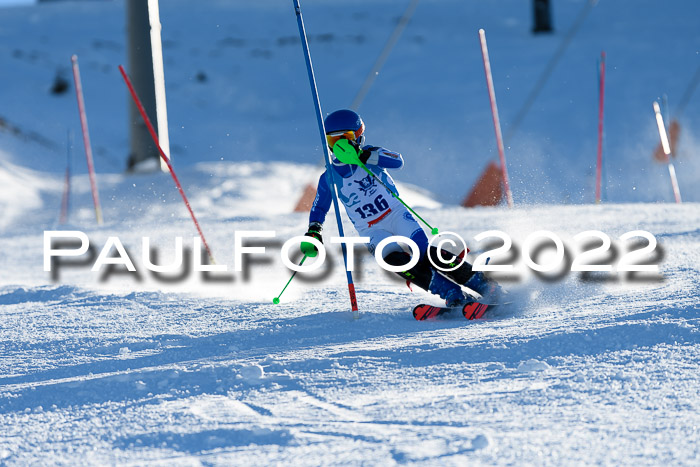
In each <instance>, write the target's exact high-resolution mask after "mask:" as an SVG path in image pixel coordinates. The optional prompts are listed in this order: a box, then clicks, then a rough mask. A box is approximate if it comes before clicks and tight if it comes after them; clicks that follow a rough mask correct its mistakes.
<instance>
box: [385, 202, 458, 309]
mask: <svg viewBox="0 0 700 467" xmlns="http://www.w3.org/2000/svg"><path fill="white" fill-rule="evenodd" d="M406 214H407V215H404V216H402V217H401V218H400V219H399V221H398V222H395V224H398V225H394V228H395V231H396V234H397V235H404V236H406V233H407V231H408V232H411V233H410V236H409V238H410V239H411V240H413V242H415V244H416V245H417V246H418V250H419V253H420V258H419V260H418V263H417V264H416V265H415V266H413V267H412V268H411V269H409V270H407V271H401V272H397V274H398V275H399V276H401V277H403V278H404V279H406V280H407V281H409V282H410V283H413V284H415V285H417V286H418V287H420V288H421V289H423V290H426V291H429V292H432V293H434V294H436V295H438V296H440V298H443V299H444V300H445V302H446V303H447V304H448V306H452V305H455V304H457V303H460V302H462V301H464V299H465V296H464V293H463V292H462V289H461V288H460V286H459V285H457V284H455V283H454V282H452V281H450V280H449V279H447V278H445V277H444V276H442V275H441V274H439V273H438V272H437V271H435V270H434V269H433V268H432V267H431V264H430V261H429V260H428V256H427V254H426V251H427V248H428V237H427V236H426V235H425V232H423V229H422V228H421V227H420V225H418V223H417V222H416V221H415V220H414V219H413V217H412V216H411V215H410V214H408V213H406ZM371 243H372V244H375V243H374V241H372V242H371ZM397 246H398V245H397ZM399 248H400V247H399ZM399 248H396V249H393V250H392V251H389V253H388V254H387V253H384V261H386V263H387V264H390V265H392V266H399V265H403V264H408V262H409V261H410V259H411V255H409V254H408V253H406V252H405V251H403V250H402V249H399ZM384 251H385V252H386V251H387V250H386V249H385V250H384Z"/></svg>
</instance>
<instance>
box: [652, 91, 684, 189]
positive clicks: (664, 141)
mask: <svg viewBox="0 0 700 467" xmlns="http://www.w3.org/2000/svg"><path fill="white" fill-rule="evenodd" d="M653 105H654V114H656V126H657V127H658V128H659V138H661V147H662V148H663V150H664V155H665V157H666V163H667V164H668V174H669V176H670V177H671V188H673V196H674V198H676V203H681V202H682V200H681V189H680V187H679V186H678V179H677V178H676V168H675V167H674V165H673V162H672V161H671V145H670V144H669V143H668V135H667V134H666V126H665V125H664V119H663V117H662V116H661V109H660V108H659V103H658V102H656V101H654V104H653Z"/></svg>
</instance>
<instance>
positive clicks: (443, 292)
mask: <svg viewBox="0 0 700 467" xmlns="http://www.w3.org/2000/svg"><path fill="white" fill-rule="evenodd" d="M428 291H430V292H432V293H434V294H436V295H439V296H440V298H442V299H444V300H445V305H446V306H447V307H450V308H452V307H457V306H461V305H465V304H467V303H468V302H472V301H474V300H475V298H474V297H470V296H467V295H466V294H465V293H464V292H463V291H462V289H461V287H460V286H459V285H457V284H455V283H454V282H452V281H451V280H449V279H447V278H446V277H444V276H443V275H442V274H440V273H439V272H437V271H433V277H432V279H431V280H430V286H429V287H428Z"/></svg>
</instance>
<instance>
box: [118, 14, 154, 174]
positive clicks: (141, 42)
mask: <svg viewBox="0 0 700 467" xmlns="http://www.w3.org/2000/svg"><path fill="white" fill-rule="evenodd" d="M126 23H127V37H128V41H127V44H128V49H129V73H130V75H131V79H132V82H133V84H134V88H135V89H136V92H137V94H138V95H139V97H140V98H141V101H142V102H143V106H144V108H145V109H146V113H147V114H148V118H149V119H150V120H151V122H154V123H155V124H156V125H157V121H158V118H157V115H156V91H155V84H154V78H153V55H152V53H151V35H150V30H151V27H150V23H149V21H148V2H147V1H146V0H127V2H126ZM129 139H130V149H129V158H128V161H127V169H128V170H129V171H132V170H135V167H136V166H142V168H143V166H146V167H148V169H150V170H158V169H159V168H160V154H159V152H158V148H157V147H156V146H155V144H153V140H152V139H151V135H150V134H149V133H148V128H147V127H146V124H145V123H144V122H143V119H141V116H140V114H139V110H138V108H136V105H135V104H134V103H133V102H131V101H130V102H129ZM151 161H152V162H151ZM146 162H148V163H146ZM151 164H152V166H151ZM136 170H138V169H136Z"/></svg>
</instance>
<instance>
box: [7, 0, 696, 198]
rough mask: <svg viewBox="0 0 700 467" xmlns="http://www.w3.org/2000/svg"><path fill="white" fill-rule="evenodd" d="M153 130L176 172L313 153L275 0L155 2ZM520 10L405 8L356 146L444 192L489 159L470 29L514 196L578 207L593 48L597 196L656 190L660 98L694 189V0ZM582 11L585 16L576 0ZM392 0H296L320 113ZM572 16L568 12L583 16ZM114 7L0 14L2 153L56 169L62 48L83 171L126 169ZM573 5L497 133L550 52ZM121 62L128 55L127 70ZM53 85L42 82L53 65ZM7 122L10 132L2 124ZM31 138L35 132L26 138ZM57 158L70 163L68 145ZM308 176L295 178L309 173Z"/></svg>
mask: <svg viewBox="0 0 700 467" xmlns="http://www.w3.org/2000/svg"><path fill="white" fill-rule="evenodd" d="M161 3H162V4H161V5H160V12H161V23H162V25H163V29H162V36H163V47H164V50H163V54H164V60H165V79H166V95H167V98H168V111H169V124H170V141H171V142H172V155H173V159H174V161H175V163H176V165H177V166H179V167H183V166H188V165H192V164H194V163H197V162H201V161H219V160H226V161H246V160H256V161H257V160H265V161H270V160H272V161H280V160H284V161H292V162H304V163H309V164H314V163H317V162H318V161H320V160H321V155H322V151H321V146H320V144H319V143H320V138H319V136H318V134H317V131H318V130H317V126H316V119H315V117H314V108H313V104H312V100H311V96H310V92H309V85H308V79H307V74H306V68H305V65H304V59H303V55H302V51H301V45H300V42H299V35H298V30H297V24H296V17H295V15H294V11H293V8H292V2H291V1H289V0H274V1H267V2H231V1H208V2H206V3H205V4H203V3H201V2H194V1H191V0H168V1H167V2H161ZM531 3H532V2H529V1H521V0H499V1H488V2H484V1H473V2H464V1H460V0H441V1H435V0H432V1H431V0H423V1H422V2H420V3H419V4H418V7H417V9H416V11H415V14H414V16H413V18H412V20H411V22H410V23H409V25H408V27H407V28H406V30H405V31H404V33H403V35H402V36H401V38H400V40H399V41H398V43H397V45H396V47H395V49H394V50H393V52H392V53H391V55H390V56H389V58H388V60H387V62H386V65H385V66H384V68H383V69H382V70H381V72H380V74H379V75H378V76H377V79H376V81H375V83H374V85H373V87H372V88H371V90H370V92H369V94H368V95H367V97H366V99H365V101H364V102H363V103H362V104H361V106H360V109H359V110H360V112H361V113H362V115H363V117H364V119H365V121H366V123H367V125H368V129H367V137H368V142H369V143H372V144H375V145H381V146H384V147H387V148H390V149H393V150H395V151H399V152H401V153H403V154H404V155H406V156H407V157H409V158H410V160H411V164H409V166H407V167H406V170H404V171H403V173H402V178H403V180H404V181H406V182H409V183H412V184H414V185H421V186H424V187H426V188H428V189H430V190H432V191H434V192H435V193H436V195H437V196H438V199H439V200H441V201H443V202H450V203H453V204H456V203H459V202H460V201H461V200H462V199H463V197H464V196H465V194H466V193H467V192H468V191H469V190H470V188H471V187H472V185H473V183H474V182H475V180H476V179H477V177H478V176H479V174H480V173H481V172H482V170H483V169H484V167H485V166H486V165H487V163H488V162H489V161H490V160H495V159H496V158H497V153H496V150H495V148H496V144H495V137H494V131H493V127H492V122H491V113H490V107H489V101H488V97H487V92H486V84H485V78H484V72H483V65H482V61H481V53H480V49H479V42H478V35H477V31H478V29H479V28H484V29H485V30H486V35H487V38H488V41H489V51H490V56H491V61H492V70H493V74H494V82H495V86H496V93H497V98H498V106H499V111H500V115H501V121H502V125H503V132H504V134H505V135H506V136H508V135H511V134H512V136H510V137H509V139H508V141H507V142H506V143H507V146H508V147H507V154H506V156H507V159H508V166H509V167H508V168H509V171H510V176H511V182H512V186H513V190H514V195H515V199H516V201H518V202H521V203H522V202H555V203H561V202H567V203H568V202H573V203H579V202H592V201H593V200H594V196H595V195H594V187H595V162H596V145H597V125H598V122H597V118H598V83H597V68H596V67H597V60H598V59H599V57H600V54H601V51H605V52H606V54H607V67H606V77H607V79H606V84H605V89H606V97H605V148H604V160H605V168H604V176H605V179H606V183H605V188H606V191H605V192H604V195H605V196H606V197H607V199H609V200H610V201H615V202H639V201H651V202H656V201H669V200H673V195H672V193H671V188H670V184H669V182H668V172H667V170H666V168H665V166H663V165H660V164H658V163H654V162H653V161H652V158H651V153H652V152H653V150H654V148H655V146H656V145H657V144H658V141H659V137H658V133H657V131H656V126H655V121H654V114H653V111H652V102H653V101H654V100H655V99H660V98H661V97H662V96H663V95H664V94H665V95H667V96H668V102H669V110H668V115H669V117H674V118H678V119H679V120H680V122H681V126H682V131H681V137H680V141H679V146H678V150H677V153H678V154H677V155H678V160H677V162H676V164H677V165H678V176H679V183H680V186H681V189H682V192H683V195H684V198H685V199H686V200H687V201H700V192H699V191H698V186H700V158H699V157H698V142H697V140H698V136H697V133H698V131H697V128H698V124H700V105H698V98H700V94H699V93H695V94H694V95H691V96H690V100H689V101H688V102H687V103H686V104H685V106H684V110H683V112H682V113H680V114H679V111H680V110H681V109H680V107H681V106H682V103H681V100H682V99H683V96H684V94H685V92H686V90H687V89H688V86H689V84H690V82H691V80H692V79H693V76H694V74H695V72H696V71H697V70H698V68H699V67H700V56H699V55H698V53H699V52H700V32H699V30H698V27H697V21H696V18H697V17H698V15H700V4H699V3H698V2H697V1H696V0H677V1H673V2H658V1H654V0H635V1H609V0H602V1H598V2H595V1H594V0H567V1H559V2H556V3H554V4H553V5H552V14H553V24H554V27H555V32H554V33H553V34H549V35H546V34H545V35H539V36H534V35H532V34H531V33H530V30H531V28H532V20H531V17H532V12H531ZM591 3H595V6H593V7H592V8H588V7H587V6H586V5H590V4H591ZM408 4H409V2H408V1H407V0H406V1H403V2H396V1H390V0H382V1H376V0H372V1H369V0H358V1H355V2H352V4H351V5H348V4H346V3H338V2H331V1H319V0H307V1H304V2H302V8H303V14H304V20H305V24H306V28H307V32H308V35H309V45H310V48H311V54H312V59H313V63H314V67H315V71H316V77H317V84H318V90H319V94H320V97H321V103H322V108H323V110H324V111H325V112H330V111H332V110H335V109H338V108H342V107H347V106H349V105H350V103H351V102H352V100H353V98H354V97H355V95H356V94H357V92H358V91H359V89H360V87H361V85H362V83H363V81H364V80H365V77H366V76H367V74H368V73H369V71H370V70H371V68H372V65H373V63H374V61H375V60H376V59H377V57H378V56H379V54H380V51H381V50H382V48H383V46H384V44H385V42H386V40H387V39H388V38H389V36H390V35H391V33H392V31H393V29H394V27H395V26H396V22H397V20H398V18H399V17H400V16H401V15H402V14H403V12H404V10H405V8H406V7H407V6H408ZM586 11H588V13H587V14H585V15H584V12H586ZM125 16H126V14H125V8H124V2H122V1H111V2H75V3H70V2H55V3H48V4H46V3H43V4H41V5H37V6H33V7H15V8H4V9H3V11H2V15H0V68H1V69H2V70H3V72H2V75H0V82H1V83H2V86H0V103H1V104H2V105H1V107H0V117H1V118H3V119H4V120H5V121H6V122H7V123H8V124H11V125H12V126H11V127H8V128H3V126H2V125H0V142H1V143H2V145H1V146H0V147H5V148H8V149H9V148H13V147H14V148H17V146H16V144H17V143H21V142H22V138H27V139H29V141H36V140H39V141H40V142H34V143H33V146H32V150H31V154H26V151H24V150H22V151H16V150H13V151H11V152H13V153H14V154H21V156H19V155H17V156H15V157H14V158H13V159H15V162H19V163H22V164H31V165H32V166H33V167H35V168H37V169H41V170H51V171H58V170H63V168H64V167H65V159H66V157H65V154H66V151H65V145H66V139H67V137H66V134H67V132H68V131H73V133H74V135H75V141H77V142H79V141H80V138H79V132H80V129H79V128H80V127H79V121H78V116H77V110H76V104H75V96H74V91H73V86H72V77H71V72H70V57H71V55H73V54H77V55H78V58H79V61H80V65H81V73H82V77H83V87H84V91H85V100H86V107H87V113H88V118H89V122H90V130H91V137H92V142H93V146H94V150H95V159H96V161H95V164H96V166H97V170H98V171H99V172H102V173H113V172H120V171H122V170H123V169H124V168H125V167H126V157H127V149H125V148H126V147H127V139H128V134H127V104H128V99H129V97H128V95H127V90H126V87H125V85H124V83H123V81H122V79H121V76H120V74H119V72H118V70H117V65H119V64H124V65H125V66H127V65H128V63H127V43H126V32H125V25H124V20H125ZM582 16H585V17H584V18H583V20H582V21H581V22H580V26H579V27H578V28H577V31H576V34H575V35H574V36H573V38H572V39H571V41H570V43H569V46H568V47H567V48H566V50H565V51H564V53H563V54H562V55H561V59H560V60H559V61H558V63H556V66H554V68H553V69H552V73H551V75H550V76H549V77H548V79H547V80H546V81H545V83H544V86H543V87H542V89H541V92H540V93H539V95H538V96H537V98H536V99H535V100H534V103H533V105H532V106H531V108H530V110H529V111H528V112H527V113H526V116H525V118H524V119H523V120H522V122H521V123H520V125H519V126H518V127H517V128H514V125H515V123H516V122H515V121H514V120H515V119H516V116H517V115H518V114H519V113H520V111H521V109H523V108H524V106H525V104H526V101H527V100H528V96H529V95H530V94H531V92H532V90H533V89H534V88H535V87H536V85H537V83H538V81H539V80H540V77H541V76H542V75H543V72H544V70H545V69H546V67H547V65H548V63H549V62H550V60H551V59H552V57H554V56H555V54H557V50H558V49H559V48H560V45H561V44H562V43H563V42H564V41H565V40H566V38H567V35H568V33H569V31H571V30H572V29H573V28H574V26H575V25H576V24H579V18H581V17H582ZM127 71H129V70H128V66H127ZM57 76H60V77H62V78H63V79H64V80H65V82H66V83H67V85H68V87H67V90H66V92H64V93H62V94H58V95H54V94H51V92H50V89H51V88H52V87H53V85H54V83H55V80H56V77H57ZM15 129H17V130H20V131H21V133H20V134H14V133H13V130H15ZM42 143H43V144H42ZM75 146H76V148H75V150H74V153H75V156H76V163H75V164H74V169H75V170H78V171H84V170H85V169H84V167H85V164H84V163H79V162H80V161H82V160H83V159H82V158H80V159H78V158H77V157H78V156H82V146H81V145H80V144H76V145H75ZM312 178H313V177H312V176H311V175H310V176H309V180H311V179H312Z"/></svg>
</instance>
